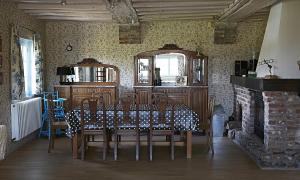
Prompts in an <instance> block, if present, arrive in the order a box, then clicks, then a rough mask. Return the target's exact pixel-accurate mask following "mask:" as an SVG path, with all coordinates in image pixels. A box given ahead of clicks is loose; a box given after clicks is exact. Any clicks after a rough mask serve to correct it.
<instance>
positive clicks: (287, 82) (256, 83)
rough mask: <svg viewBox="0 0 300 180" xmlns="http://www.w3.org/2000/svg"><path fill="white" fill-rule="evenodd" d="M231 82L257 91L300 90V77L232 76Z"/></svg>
mask: <svg viewBox="0 0 300 180" xmlns="http://www.w3.org/2000/svg"><path fill="white" fill-rule="evenodd" d="M230 83H231V84H234V85H238V86H242V87H245V88H249V89H252V90H256V91H294V92H300V79H259V78H248V77H240V76H231V77H230Z"/></svg>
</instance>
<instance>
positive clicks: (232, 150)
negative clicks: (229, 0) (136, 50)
mask: <svg viewBox="0 0 300 180" xmlns="http://www.w3.org/2000/svg"><path fill="white" fill-rule="evenodd" d="M195 141H196V142H195V143H197V144H195V145H194V149H193V159H192V160H186V159H185V149H184V147H176V152H175V158H176V159H175V161H170V160H169V156H168V155H169V149H168V147H161V146H159V147H157V146H155V149H154V161H153V162H148V161H147V158H146V148H145V147H143V148H142V160H141V161H138V162H136V161H135V160H134V147H133V146H121V150H120V160H119V161H113V160H112V151H110V154H109V156H110V159H109V160H107V161H102V160H100V150H99V151H98V148H96V147H93V148H91V149H89V151H88V156H87V160H86V161H81V160H73V159H72V156H71V145H70V142H69V141H68V140H67V139H65V138H60V139H59V140H58V141H57V146H56V148H55V150H54V151H53V153H51V154H48V153H47V140H46V139H39V140H36V141H34V142H32V143H31V144H28V145H26V146H25V147H23V148H21V149H19V150H18V151H16V152H14V153H12V154H11V155H10V156H9V157H8V158H7V159H6V160H4V161H0V180H10V179H18V180H48V179H55V180H62V179H66V180H68V179H70V180H74V179H86V180H92V179H105V180H106V179H107V180H111V179H122V180H135V179H137V180H148V179H149V180H159V179H172V180H177V179H178V180H183V179H194V180H196V179H197V180H201V179H203V180H207V179H214V180H225V179H228V180H260V179H261V180H269V179H270V180H299V179H300V172H299V171H278V170H260V169H259V168H258V167H257V166H256V164H255V163H254V162H253V161H252V160H251V159H250V158H249V157H248V156H247V155H246V154H245V153H244V152H243V151H242V150H240V149H239V148H238V147H237V146H236V145H235V144H233V143H232V142H231V141H230V140H228V139H227V138H216V139H215V156H214V157H213V158H211V156H210V155H209V154H207V153H206V152H205V150H204V145H202V143H199V142H200V141H201V139H200V140H199V139H196V140H195ZM98 157H99V158H98Z"/></svg>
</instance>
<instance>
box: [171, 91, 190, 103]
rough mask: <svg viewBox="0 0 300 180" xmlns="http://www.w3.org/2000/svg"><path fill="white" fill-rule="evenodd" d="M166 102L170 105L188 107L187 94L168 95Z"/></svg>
mask: <svg viewBox="0 0 300 180" xmlns="http://www.w3.org/2000/svg"><path fill="white" fill-rule="evenodd" d="M168 101H170V102H169V103H171V104H184V105H186V106H189V101H188V94H187V93H168Z"/></svg>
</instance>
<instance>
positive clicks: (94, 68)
mask: <svg viewBox="0 0 300 180" xmlns="http://www.w3.org/2000/svg"><path fill="white" fill-rule="evenodd" d="M62 69H63V70H62V72H59V73H57V74H58V75H60V76H61V82H60V84H81V83H106V84H107V85H110V84H111V85H114V84H119V69H118V68H117V67H116V66H113V65H109V64H102V63H100V62H98V61H97V60H96V59H92V58H87V59H84V60H83V61H81V62H79V63H77V64H73V65H70V66H65V67H62ZM64 69H66V70H64Z"/></svg>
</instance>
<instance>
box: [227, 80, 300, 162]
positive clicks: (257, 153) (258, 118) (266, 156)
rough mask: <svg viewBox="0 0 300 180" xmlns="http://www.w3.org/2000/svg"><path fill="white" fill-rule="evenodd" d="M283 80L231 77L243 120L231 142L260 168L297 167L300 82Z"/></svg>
mask: <svg viewBox="0 0 300 180" xmlns="http://www.w3.org/2000/svg"><path fill="white" fill-rule="evenodd" d="M235 80H237V81H235ZM286 81H287V82H285V81H284V80H283V79H281V80H280V81H277V82H278V84H276V83H277V82H276V80H270V81H268V80H261V79H252V78H243V77H235V76H233V77H232V78H231V83H232V84H234V96H235V97H234V99H235V105H234V107H235V114H236V117H237V115H238V114H240V113H241V116H240V117H241V121H242V128H241V130H236V131H235V139H234V142H236V143H238V144H239V145H240V147H242V148H243V149H245V150H246V151H247V152H248V153H249V154H250V155H251V156H252V157H253V158H254V159H255V160H256V161H257V162H258V164H259V165H260V166H261V167H265V168H300V136H299V133H300V97H299V96H298V92H300V87H299V85H300V80H292V81H290V80H286ZM249 82H250V83H249ZM265 83H266V84H265ZM282 83H283V84H289V86H280V84H282ZM272 86H273V87H274V91H272ZM266 89H267V90H266Z"/></svg>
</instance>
